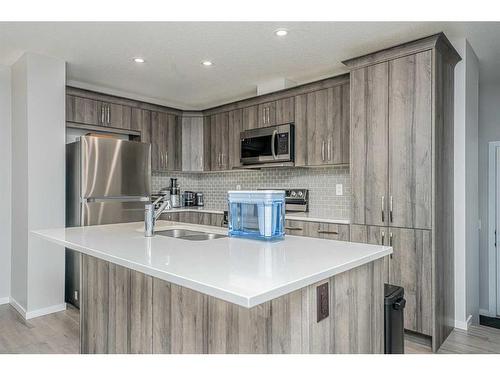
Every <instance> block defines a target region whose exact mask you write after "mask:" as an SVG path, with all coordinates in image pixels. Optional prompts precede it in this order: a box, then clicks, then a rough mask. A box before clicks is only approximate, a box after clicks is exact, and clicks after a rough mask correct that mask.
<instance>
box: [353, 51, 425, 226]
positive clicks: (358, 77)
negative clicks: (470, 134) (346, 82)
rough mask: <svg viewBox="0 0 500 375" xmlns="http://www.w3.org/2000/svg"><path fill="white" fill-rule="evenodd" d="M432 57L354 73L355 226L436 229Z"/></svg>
mask: <svg viewBox="0 0 500 375" xmlns="http://www.w3.org/2000/svg"><path fill="white" fill-rule="evenodd" d="M431 57H432V54H431V52H430V51H424V52H420V53H417V54H414V55H410V56H405V57H401V58H398V59H394V60H391V61H389V62H384V63H380V64H376V65H372V66H368V67H366V68H362V69H357V70H354V71H353V72H352V73H351V85H352V86H351V89H352V91H351V92H352V96H351V105H352V119H351V149H352V155H351V173H352V187H353V196H352V220H353V222H354V223H358V224H368V225H389V226H395V227H405V228H422V229H430V228H431V192H432V190H431V183H432V178H431V177H432V176H431V173H432V169H431V155H432V137H431V109H432V105H431V94H432V92H431V89H432V85H431Z"/></svg>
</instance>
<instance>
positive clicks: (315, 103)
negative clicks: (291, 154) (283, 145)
mask: <svg viewBox="0 0 500 375" xmlns="http://www.w3.org/2000/svg"><path fill="white" fill-rule="evenodd" d="M327 107H328V89H326V90H318V91H314V92H311V93H308V94H307V110H306V123H307V154H308V155H307V165H321V164H325V163H326V162H327V159H326V157H327V155H326V147H327V141H326V139H327V136H328V131H327V121H328V120H327V119H328V117H327V109H328V108H327Z"/></svg>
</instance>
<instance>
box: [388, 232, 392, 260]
mask: <svg viewBox="0 0 500 375" xmlns="http://www.w3.org/2000/svg"><path fill="white" fill-rule="evenodd" d="M389 246H391V247H392V232H391V233H390V234H389ZM389 258H390V259H392V254H391V255H390V256H389Z"/></svg>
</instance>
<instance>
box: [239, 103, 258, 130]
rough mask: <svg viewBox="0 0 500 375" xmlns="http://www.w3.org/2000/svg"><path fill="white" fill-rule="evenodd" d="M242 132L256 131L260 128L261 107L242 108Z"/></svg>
mask: <svg viewBox="0 0 500 375" xmlns="http://www.w3.org/2000/svg"><path fill="white" fill-rule="evenodd" d="M241 112H242V119H241V121H242V130H249V129H256V128H258V127H259V106H257V105H253V106H249V107H245V108H242V110H241Z"/></svg>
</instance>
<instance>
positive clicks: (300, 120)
mask: <svg viewBox="0 0 500 375" xmlns="http://www.w3.org/2000/svg"><path fill="white" fill-rule="evenodd" d="M294 102H295V115H294V121H295V166H297V167H299V166H300V167H303V166H305V165H307V164H308V160H309V157H308V153H307V94H303V95H298V96H296V97H295V98H294Z"/></svg>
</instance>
